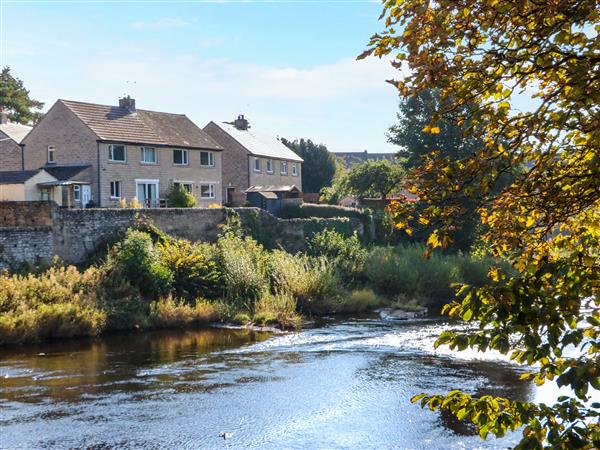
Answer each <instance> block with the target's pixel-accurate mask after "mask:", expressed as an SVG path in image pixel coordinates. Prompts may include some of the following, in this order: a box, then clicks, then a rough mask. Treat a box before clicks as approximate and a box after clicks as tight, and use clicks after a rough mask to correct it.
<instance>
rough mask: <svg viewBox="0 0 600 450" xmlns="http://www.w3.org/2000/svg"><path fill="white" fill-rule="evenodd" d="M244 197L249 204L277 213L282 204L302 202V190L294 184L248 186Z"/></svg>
mask: <svg viewBox="0 0 600 450" xmlns="http://www.w3.org/2000/svg"><path fill="white" fill-rule="evenodd" d="M246 199H247V200H248V203H250V205H251V206H254V207H256V208H261V209H264V210H266V211H268V212H270V213H271V214H273V215H279V213H280V212H281V209H282V207H283V206H284V205H286V204H289V203H302V192H301V191H300V189H298V188H297V187H296V186H295V185H268V186H250V187H249V188H248V189H247V190H246Z"/></svg>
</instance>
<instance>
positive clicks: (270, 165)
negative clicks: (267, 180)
mask: <svg viewBox="0 0 600 450" xmlns="http://www.w3.org/2000/svg"><path fill="white" fill-rule="evenodd" d="M267 172H268V173H273V160H272V159H267Z"/></svg>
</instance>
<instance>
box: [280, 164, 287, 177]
mask: <svg viewBox="0 0 600 450" xmlns="http://www.w3.org/2000/svg"><path fill="white" fill-rule="evenodd" d="M279 173H281V175H287V161H281V163H280V164H279Z"/></svg>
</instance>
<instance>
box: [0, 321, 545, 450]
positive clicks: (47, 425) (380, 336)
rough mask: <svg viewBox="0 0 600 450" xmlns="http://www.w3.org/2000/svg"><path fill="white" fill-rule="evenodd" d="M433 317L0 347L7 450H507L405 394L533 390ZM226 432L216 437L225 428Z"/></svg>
mask: <svg viewBox="0 0 600 450" xmlns="http://www.w3.org/2000/svg"><path fill="white" fill-rule="evenodd" d="M448 327H450V325H448V324H447V323H445V322H440V321H439V320H421V321H414V322H400V323H385V322H382V321H379V320H376V319H348V320H345V321H332V322H330V323H326V324H323V325H320V326H318V327H315V328H311V329H306V330H303V331H300V332H298V333H288V334H280V335H272V334H268V333H264V332H254V331H249V330H234V329H204V330H193V331H189V330H188V331H159V332H144V333H138V334H118V335H110V336H105V337H102V338H98V339H79V340H64V341H54V342H50V343H46V344H44V345H38V346H29V347H14V348H6V349H2V350H0V383H1V387H2V389H1V392H0V433H1V434H0V438H1V440H0V446H1V447H2V448H10V449H12V448H27V449H29V448H36V449H38V448H89V449H108V448H119V449H122V448H144V449H174V448H189V449H195V448H211V449H213V448H214V449H224V448H235V449H237V448H240V449H242V448H243V449H251V448H269V449H282V448H293V449H295V448H298V449H300V448H332V449H335V448H357V449H368V448H369V449H370V448H372V449H388V448H390V449H391V448H399V449H463V448H464V449H474V448H507V447H510V446H511V444H514V443H515V442H516V440H517V439H518V435H517V434H514V435H512V436H507V437H505V438H503V439H494V438H493V437H491V438H488V440H487V441H486V442H482V441H481V440H480V439H479V437H478V436H475V435H473V433H472V430H470V429H469V427H465V426H464V425H463V424H461V423H457V422H456V421H455V420H453V419H452V417H449V416H448V415H444V414H440V413H439V412H431V411H429V410H422V409H421V408H420V407H418V406H416V405H413V404H411V403H410V402H409V398H410V397H411V396H412V395H414V394H416V393H419V392H422V391H427V392H445V391H448V390H450V389H454V388H461V389H463V390H465V391H468V392H471V393H473V394H484V393H493V394H497V395H503V396H507V397H510V398H513V399H529V400H534V399H537V397H538V395H539V393H538V391H536V389H535V388H534V387H533V386H532V385H531V384H530V383H528V382H524V381H519V379H518V378H519V374H520V373H522V369H520V368H519V367H517V366H515V365H513V364H510V363H509V362H508V361H506V359H504V358H502V357H501V356H500V355H495V354H486V355H481V354H477V353H474V352H467V353H464V354H460V353H456V354H454V353H452V352H450V351H448V350H439V349H438V351H434V350H433V341H434V340H435V337H436V336H437V335H439V333H440V332H441V331H442V330H444V329H447V328H448ZM222 433H225V437H222V436H220V435H221V434H222Z"/></svg>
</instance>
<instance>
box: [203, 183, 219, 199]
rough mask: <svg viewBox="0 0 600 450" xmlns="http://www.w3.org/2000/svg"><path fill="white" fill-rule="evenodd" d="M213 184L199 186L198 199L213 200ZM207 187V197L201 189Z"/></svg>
mask: <svg viewBox="0 0 600 450" xmlns="http://www.w3.org/2000/svg"><path fill="white" fill-rule="evenodd" d="M215 184H216V183H202V184H200V198H205V199H213V198H215ZM205 186H208V196H206V195H203V193H202V188H203V187H205Z"/></svg>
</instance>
